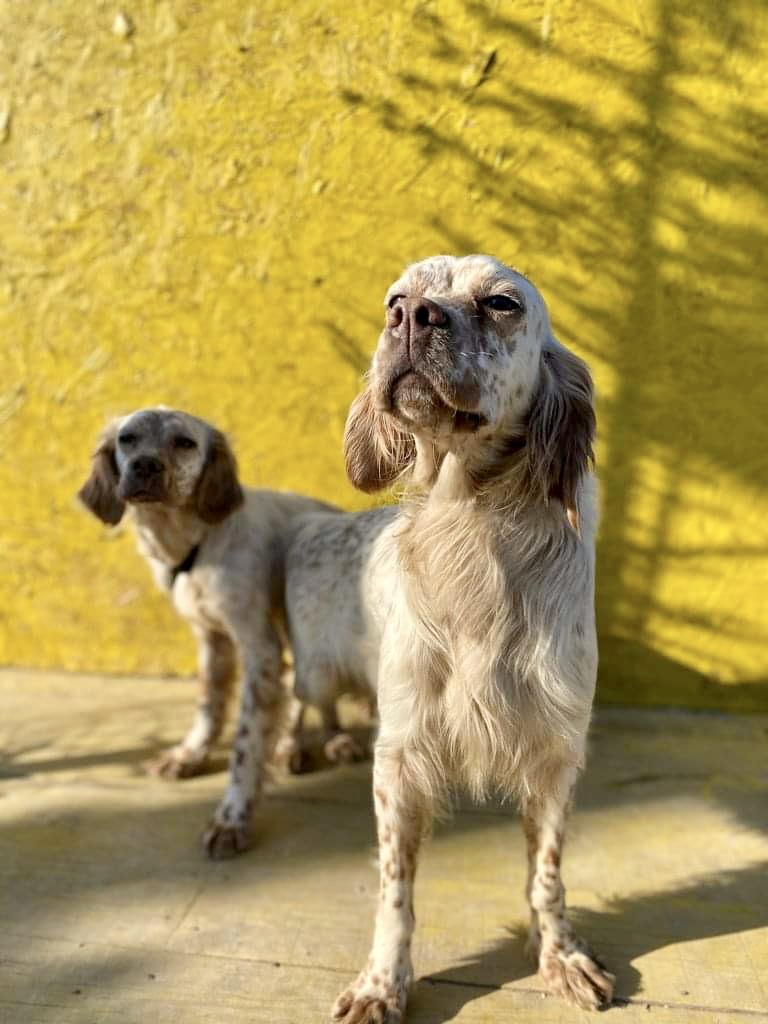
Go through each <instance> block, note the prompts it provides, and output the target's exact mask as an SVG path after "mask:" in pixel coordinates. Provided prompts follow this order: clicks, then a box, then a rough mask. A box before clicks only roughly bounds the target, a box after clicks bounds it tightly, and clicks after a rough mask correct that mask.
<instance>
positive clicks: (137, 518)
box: [132, 503, 209, 569]
mask: <svg viewBox="0 0 768 1024" xmlns="http://www.w3.org/2000/svg"><path fill="white" fill-rule="evenodd" d="M132 512H133V519H134V522H135V524H136V538H137V544H138V548H139V551H140V552H141V553H142V555H144V557H145V558H147V559H148V560H149V561H150V562H155V563H160V565H162V566H163V567H164V568H167V569H173V568H175V567H176V566H178V565H180V564H182V563H183V562H184V560H185V559H186V558H187V557H188V556H189V553H190V551H192V549H193V548H195V547H197V546H199V545H200V544H201V543H202V541H203V538H204V537H205V534H206V532H207V531H208V529H209V527H208V526H207V525H206V524H205V523H204V522H202V520H201V519H200V518H199V517H198V516H197V515H196V514H195V513H194V512H190V511H188V510H185V509H179V508H169V507H168V506H167V505H162V504H160V503H152V504H145V505H133V506H132Z"/></svg>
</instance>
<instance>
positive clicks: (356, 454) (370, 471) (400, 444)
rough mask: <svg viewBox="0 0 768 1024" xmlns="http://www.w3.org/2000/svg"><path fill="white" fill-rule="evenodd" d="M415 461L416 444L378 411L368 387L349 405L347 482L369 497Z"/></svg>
mask: <svg viewBox="0 0 768 1024" xmlns="http://www.w3.org/2000/svg"><path fill="white" fill-rule="evenodd" d="M415 459H416V442H415V441H414V439H413V437H412V435H411V434H409V433H408V432H407V431H405V430H401V429H400V428H399V427H398V426H397V424H395V423H394V422H393V421H392V420H391V419H390V417H388V416H386V415H385V414H384V413H381V412H378V410H377V409H376V408H375V406H374V400H373V395H372V393H371V389H370V388H366V389H365V391H363V392H362V394H359V395H358V396H357V398H355V400H354V401H353V402H352V405H351V406H350V409H349V415H348V416H347V423H346V427H345V428H344V461H345V463H346V468H347V476H348V477H349V479H350V482H351V483H352V484H353V485H354V486H355V487H357V489H358V490H360V491H365V492H366V493H368V494H371V493H373V492H374V491H380V490H382V488H384V487H389V485H390V484H393V483H394V482H395V481H396V480H397V479H398V478H399V477H400V476H401V475H402V474H403V473H404V472H405V471H406V470H407V469H409V468H410V467H411V466H412V465H413V463H414V461H415Z"/></svg>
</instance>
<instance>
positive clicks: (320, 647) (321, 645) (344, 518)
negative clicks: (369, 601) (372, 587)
mask: <svg viewBox="0 0 768 1024" xmlns="http://www.w3.org/2000/svg"><path fill="white" fill-rule="evenodd" d="M397 514H398V510H397V508H395V507H384V508H377V509H372V510H371V511H368V512H350V513H345V514H343V515H340V516H339V515H333V514H328V513H326V512H321V513H317V514H309V515H307V516H306V517H302V522H301V525H300V526H299V528H298V529H297V531H296V532H295V534H294V536H293V538H292V541H291V544H290V546H289V550H288V556H287V562H286V595H285V603H286V612H287V616H288V630H289V635H290V639H291V645H292V648H293V656H294V662H295V668H296V695H297V696H298V697H299V699H300V700H303V701H307V702H309V703H310V704H314V705H316V706H319V707H320V706H323V705H325V704H328V703H329V702H331V701H333V700H334V699H335V698H336V697H337V696H339V695H340V694H341V693H361V694H364V695H366V696H369V697H373V696H375V693H376V673H377V667H378V656H379V637H378V629H377V627H376V625H375V622H374V621H373V618H372V616H371V615H370V612H369V610H368V609H367V608H366V602H365V595H364V578H365V572H366V567H367V564H368V560H369V558H370V555H371V552H372V549H373V547H374V544H375V542H376V539H377V538H378V536H379V535H380V534H381V532H382V531H383V530H384V529H385V528H386V527H387V526H388V525H389V524H390V523H392V522H393V521H394V519H395V517H396V516H397Z"/></svg>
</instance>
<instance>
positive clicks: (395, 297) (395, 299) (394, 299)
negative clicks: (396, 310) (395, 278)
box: [387, 295, 405, 309]
mask: <svg viewBox="0 0 768 1024" xmlns="http://www.w3.org/2000/svg"><path fill="white" fill-rule="evenodd" d="M404 298H405V296H404V295H390V297H389V298H388V299H387V308H388V309H392V307H393V306H394V304H395V303H396V302H399V301H400V299H404Z"/></svg>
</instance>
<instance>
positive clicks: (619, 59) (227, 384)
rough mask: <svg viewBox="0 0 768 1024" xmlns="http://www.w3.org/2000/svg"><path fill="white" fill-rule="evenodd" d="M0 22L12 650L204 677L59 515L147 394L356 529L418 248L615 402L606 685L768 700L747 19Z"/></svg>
mask: <svg viewBox="0 0 768 1024" xmlns="http://www.w3.org/2000/svg"><path fill="white" fill-rule="evenodd" d="M118 10H119V8H118V7H116V6H113V5H111V4H106V3H97V4H85V5H84V4H83V3H81V2H79V0H58V2H57V3H30V2H29V0H4V2H3V4H2V5H0V139H2V142H0V303H1V305H0V324H1V328H0V338H1V339H2V341H1V345H2V351H1V353H0V495H2V504H1V505H0V566H1V567H2V568H1V570H0V616H1V618H0V629H1V630H2V632H1V635H0V662H2V663H6V664H20V665H31V666H39V667H49V666H57V667H64V668H68V669H99V670H108V671H115V672H146V673H155V672H187V671H189V670H191V669H192V667H193V656H192V646H191V643H190V641H189V639H188V637H187V634H186V631H185V628H184V627H183V625H181V624H180V623H178V622H177V621H176V620H175V619H174V616H173V614H172V613H171V611H170V609H169V607H168V606H167V604H166V602H165V600H164V598H163V597H162V595H160V594H158V593H155V592H154V590H153V589H152V586H151V584H150V582H149V578H148V573H147V571H146V568H145V567H144V565H143V564H141V563H140V561H139V559H138V557H137V556H136V555H135V553H134V551H133V549H132V540H131V538H130V536H129V535H128V534H127V533H126V531H124V530H123V529H118V530H117V531H115V532H113V533H109V532H107V531H106V530H104V529H102V528H101V527H100V526H99V524H98V523H96V521H95V520H92V519H90V518H88V517H87V516H86V515H85V514H84V513H82V512H81V511H80V510H79V509H78V507H77V506H76V504H75V501H74V499H73V495H74V492H75V491H76V489H77V487H78V485H79V484H80V482H81V480H82V478H83V476H84V474H85V472H86V469H87V462H88V456H89V452H90V449H91V446H92V442H93V439H94V437H95V434H96V432H97V430H98V429H99V428H100V426H101V425H102V423H103V422H104V420H105V418H106V417H107V416H108V415H110V414H113V413H117V412H125V411H128V410H130V409H132V408H135V407H138V406H142V405H148V404H152V403H155V402H161V401H162V402H165V403H167V404H172V405H178V406H181V407H183V408H188V409H190V410H193V411H195V412H197V413H199V414H201V415H204V416H206V417H208V418H210V419H212V420H214V421H215V422H217V423H218V424H220V425H221V426H222V427H224V428H225V429H226V430H228V431H229V432H230V433H231V435H232V436H233V439H234V441H235V444H236V447H237V450H238V453H239V456H240V462H241V467H242V471H243V476H244V478H245V480H246V481H248V482H250V483H256V484H261V485H271V486H276V487H294V488H298V489H302V490H305V491H308V492H310V493H312V494H316V495H321V496H323V497H326V498H328V499H331V500H334V501H338V502H341V503H343V504H344V505H346V506H348V507H356V508H359V507H362V506H363V504H364V500H365V499H363V498H362V497H361V496H359V495H356V494H355V493H353V491H352V490H351V488H350V487H349V486H348V485H347V483H346V482H345V479H344V475H343V469H342V463H341V458H340V454H339V449H340V438H341V432H342V425H343V422H344V418H345V414H346V410H347V406H348V404H349V401H350V399H351V398H352V396H353V394H354V393H355V391H356V389H357V386H358V380H359V376H360V373H361V371H362V370H363V369H364V367H365V366H366V363H367V360H368V357H369V354H370V352H371V351H372V349H373V346H374V344H375V340H376V336H377V333H378V330H379V325H380V323H381V306H380V303H381V299H382V296H383V293H384V289H385V288H386V286H387V284H388V283H389V282H390V280H391V279H392V278H393V276H394V275H395V274H396V273H397V272H398V271H399V269H400V267H401V266H402V265H403V264H404V263H405V262H406V261H409V260H412V259H415V258H419V257H422V256H425V255H429V254H431V253H434V252H436V251H442V252H457V253H462V252H468V251H469V252H471V251H489V252H492V253H495V254H497V255H498V256H500V257H502V258H504V259H506V260H509V261H512V262H514V263H516V264H517V265H518V266H519V267H520V268H521V269H522V270H524V271H525V272H526V273H528V274H530V275H531V276H532V278H533V279H534V281H536V282H537V283H538V284H539V286H540V287H541V289H542V291H543V292H544V294H545V295H546V296H547V298H548V301H549V303H550V307H551V311H552V316H553V320H554V323H555V326H556V330H557V331H558V333H559V335H560V336H561V338H562V339H563V340H564V341H565V342H566V343H567V344H569V345H572V346H573V347H574V348H576V349H577V350H578V351H579V352H580V353H581V354H582V355H584V356H585V357H587V359H588V360H589V361H590V363H591V365H592V366H593V368H594V371H595V375H596V378H597V382H598V387H599V391H600V407H599V415H600V427H601V443H600V447H599V467H600V472H601V476H602V481H603V496H604V525H603V528H602V541H601V546H600V552H599V558H600V579H599V584H600V586H599V598H598V604H599V607H598V612H599V619H600V626H601V634H602V667H601V684H600V685H601V695H602V698H603V699H604V700H627V701H632V702H638V703H646V702H657V703H658V702H661V703H682V704H693V705H710V706H718V705H719V706H730V707H734V708H738V707H742V708H748V707H762V708H768V682H767V680H768V644H766V636H765V619H764V612H763V608H764V604H765V594H766V592H768V565H767V554H768V526H767V524H766V514H765V512H766V507H765V498H766V483H767V482H768V481H767V477H766V468H767V464H768V455H766V450H767V445H766V413H767V412H768V408H767V407H768V401H767V399H768V384H767V383H766V381H767V380H768V349H767V347H766V340H765V335H766V324H767V323H768V262H767V261H768V256H767V253H768V246H767V245H766V241H767V239H766V232H767V231H768V198H767V196H768V172H767V171H766V167H768V161H767V160H766V152H768V116H766V110H768V52H767V51H766V40H767V39H768V8H766V5H765V4H763V3H762V2H760V0H753V2H749V0H721V2H719V3H716V2H709V3H707V2H704V3H701V2H695V0H637V2H636V3H632V4H619V3H612V4H611V3H608V2H606V0H604V2H603V3H594V2H591V0H561V2H557V0H545V2H540V0H539V2H533V0H531V2H514V3H513V2H509V3H493V2H482V0H481V2H472V0H463V2H462V0H445V2H429V0H424V2H420V0H407V2H406V3H402V4H400V3H393V2H391V0H344V2H339V0H327V2H326V3H323V4H318V3H316V2H315V0H291V2H290V3H289V2H287V0H282V2H277V0H260V2H259V3H254V4H248V3H244V2H240V0H206V2H205V3H202V2H199V0H198V2H196V0H178V2H175V3H171V2H162V0H158V2H150V0H136V2H134V0H130V6H128V7H126V8H125V12H126V13H127V15H128V16H129V17H130V19H131V21H132V23H133V26H134V29H135V31H133V33H132V34H130V35H128V36H126V35H125V34H122V35H121V34H119V33H118V32H115V31H113V20H114V18H115V14H116V13H117V11H118Z"/></svg>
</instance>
